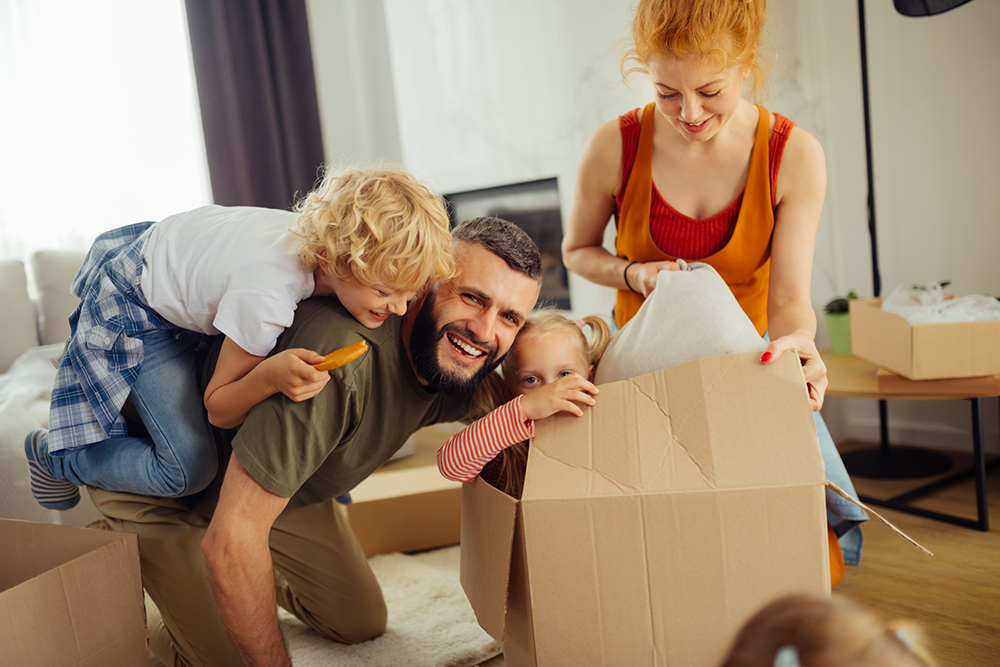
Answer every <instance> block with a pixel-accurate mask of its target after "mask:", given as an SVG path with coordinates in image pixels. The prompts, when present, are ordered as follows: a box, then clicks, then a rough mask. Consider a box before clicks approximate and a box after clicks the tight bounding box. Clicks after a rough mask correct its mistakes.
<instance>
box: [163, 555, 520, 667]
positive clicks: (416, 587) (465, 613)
mask: <svg viewBox="0 0 1000 667" xmlns="http://www.w3.org/2000/svg"><path fill="white" fill-rule="evenodd" d="M369 562H370V563H371V566H372V570H373V571H374V572H375V576H376V577H378V580H379V583H380V584H381V585H382V594H383V595H384V596H385V603H386V607H387V608H388V612H389V617H388V621H387V628H386V631H385V634H383V635H382V636H381V637H379V638H377V639H373V640H372V641H369V642H365V643H363V644H354V645H351V646H347V645H344V644H338V643H336V642H334V641H332V640H330V639H327V638H326V637H324V636H322V635H321V634H319V633H318V632H316V631H314V630H312V629H310V628H308V627H306V626H305V625H303V624H302V623H301V622H300V621H299V620H298V619H297V618H295V617H294V616H292V615H291V614H289V613H288V612H286V611H284V610H283V609H279V610H278V620H279V622H280V624H281V629H282V631H283V632H284V633H285V638H286V639H287V640H288V646H289V648H290V650H291V654H292V662H293V663H294V664H295V667H330V666H331V665H336V666H337V667H403V666H405V667H473V666H474V665H478V664H480V663H482V662H485V661H486V660H489V659H490V658H492V657H494V656H497V655H500V652H501V649H500V645H499V644H497V643H496V642H495V641H493V639H492V638H491V637H490V636H489V635H488V634H486V632H485V631H484V630H483V629H482V628H481V627H479V622H478V621H476V615H475V613H474V612H473V611H472V607H471V606H470V605H469V600H468V598H466V597H465V591H463V590H462V585H461V584H460V583H459V580H458V571H459V548H458V547H457V546H455V547H448V548H446V549H438V550H435V551H428V552H424V553H420V554H416V555H413V556H407V555H404V554H386V555H384V556H374V557H373V558H371V559H370V561H369ZM152 664H154V665H155V664H158V661H155V660H154V662H153V663H152Z"/></svg>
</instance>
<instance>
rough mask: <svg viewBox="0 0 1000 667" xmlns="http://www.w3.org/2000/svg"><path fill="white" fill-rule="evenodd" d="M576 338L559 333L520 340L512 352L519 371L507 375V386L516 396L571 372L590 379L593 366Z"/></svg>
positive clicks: (531, 336) (526, 337)
mask: <svg viewBox="0 0 1000 667" xmlns="http://www.w3.org/2000/svg"><path fill="white" fill-rule="evenodd" d="M574 338H576V337H575V336H572V337H571V336H569V335H567V334H565V333H558V332H557V333H548V334H543V335H541V336H533V335H531V334H528V335H527V336H525V337H524V338H523V339H521V340H518V341H517V343H516V344H515V346H514V349H513V350H512V351H511V354H513V355H514V367H515V369H516V371H515V373H514V376H513V377H511V378H507V387H508V388H509V389H510V390H511V391H512V392H513V393H514V395H524V394H528V393H530V392H532V391H534V390H536V389H538V388H539V387H544V386H545V385H547V384H549V383H550V382H555V381H556V380H558V379H559V378H561V377H565V376H567V375H569V374H570V373H577V374H578V375H580V376H582V377H584V378H586V379H588V380H589V379H590V375H591V372H592V371H593V369H594V366H593V365H592V364H591V363H590V359H588V358H587V354H586V352H585V351H584V350H583V349H581V345H580V342H579V341H578V340H574Z"/></svg>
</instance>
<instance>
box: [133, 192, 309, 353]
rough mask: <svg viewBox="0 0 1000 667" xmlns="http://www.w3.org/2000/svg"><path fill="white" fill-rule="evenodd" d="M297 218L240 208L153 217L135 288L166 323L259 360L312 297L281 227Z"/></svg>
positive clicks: (291, 240)
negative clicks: (223, 341)
mask: <svg viewBox="0 0 1000 667" xmlns="http://www.w3.org/2000/svg"><path fill="white" fill-rule="evenodd" d="M296 218H297V215H296V214H295V213H290V212H288V211H277V210H272V209H265V208H252V207H245V206H238V207H226V206H203V207H201V208H196V209H194V210H193V211H188V212H187V213H179V214H177V215H172V216H170V217H169V218H166V219H165V220H162V221H161V222H158V223H157V224H156V225H155V226H154V227H153V230H152V232H151V235H150V237H149V240H148V241H147V243H146V248H145V253H144V255H143V260H142V278H141V280H140V285H141V286H142V291H143V294H144V296H145V297H146V303H148V304H149V306H150V307H151V308H152V309H153V310H155V311H156V312H157V313H159V314H160V315H162V316H163V317H164V318H166V319H167V320H168V321H169V322H171V323H172V324H174V325H176V326H178V327H180V328H182V329H188V330H190V331H198V332H201V333H206V334H212V335H214V334H218V333H224V334H226V335H227V336H229V338H231V339H232V340H233V342H235V343H236V344H237V345H239V346H240V347H241V348H243V349H244V350H246V351H247V352H249V353H250V354H253V355H256V356H259V357H263V356H265V355H267V353H268V352H270V351H271V349H272V348H273V347H274V344H275V341H277V339H278V336H279V335H280V334H281V332H282V331H284V330H285V328H286V327H288V325H290V324H291V323H292V317H293V316H294V314H295V308H296V306H297V305H298V303H299V301H301V300H302V299H305V298H308V297H309V296H311V295H312V293H313V289H314V287H315V280H314V278H313V274H312V273H310V272H308V271H305V270H303V268H302V264H301V262H300V261H299V257H298V254H297V249H298V244H299V241H300V240H301V239H300V238H299V237H297V236H295V235H294V234H292V233H291V232H290V231H289V230H290V229H293V228H294V227H295V221H296Z"/></svg>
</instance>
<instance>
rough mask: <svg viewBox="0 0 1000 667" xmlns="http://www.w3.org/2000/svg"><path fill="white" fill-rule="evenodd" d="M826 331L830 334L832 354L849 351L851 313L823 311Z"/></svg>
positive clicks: (847, 352) (848, 352)
mask: <svg viewBox="0 0 1000 667" xmlns="http://www.w3.org/2000/svg"><path fill="white" fill-rule="evenodd" d="M823 316H824V317H825V318H826V331H827V333H828V334H830V349H832V350H833V353H834V354H850V353H851V314H850V313H823Z"/></svg>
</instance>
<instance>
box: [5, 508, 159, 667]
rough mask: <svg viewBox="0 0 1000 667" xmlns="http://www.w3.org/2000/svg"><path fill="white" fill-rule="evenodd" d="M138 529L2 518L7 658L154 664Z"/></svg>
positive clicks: (43, 665) (50, 665) (48, 664)
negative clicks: (129, 530)
mask: <svg viewBox="0 0 1000 667" xmlns="http://www.w3.org/2000/svg"><path fill="white" fill-rule="evenodd" d="M146 640H147V634H146V619H145V611H144V604H143V593H142V577H141V575H140V571H139V542H138V539H137V538H136V536H135V535H124V534H122V533H113V532H108V531H103V530H88V529H86V528H70V527H67V526H53V525H49V524H42V523H31V522H28V521H14V520H10V519H0V663H2V664H4V665H37V666H38V667H56V666H58V665H75V666H83V667H126V666H127V667H145V665H148V664H149V652H148V650H147V647H146V646H147V644H146Z"/></svg>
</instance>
